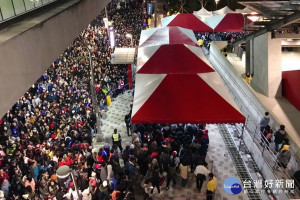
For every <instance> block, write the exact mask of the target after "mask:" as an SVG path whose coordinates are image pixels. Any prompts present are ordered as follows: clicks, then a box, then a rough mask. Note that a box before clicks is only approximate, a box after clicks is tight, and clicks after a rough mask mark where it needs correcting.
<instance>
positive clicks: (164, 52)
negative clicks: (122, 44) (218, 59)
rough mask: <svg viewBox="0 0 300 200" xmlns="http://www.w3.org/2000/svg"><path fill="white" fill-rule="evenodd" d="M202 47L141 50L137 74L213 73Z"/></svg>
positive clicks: (186, 46)
mask: <svg viewBox="0 0 300 200" xmlns="http://www.w3.org/2000/svg"><path fill="white" fill-rule="evenodd" d="M213 71H214V70H213V68H212V67H211V65H210V63H209V61H208V60H207V59H206V57H205V55H204V54H203V52H202V50H201V48H200V47H196V46H190V45H186V44H174V45H159V46H151V47H143V48H139V51H138V58H137V73H142V74H196V73H206V72H213Z"/></svg>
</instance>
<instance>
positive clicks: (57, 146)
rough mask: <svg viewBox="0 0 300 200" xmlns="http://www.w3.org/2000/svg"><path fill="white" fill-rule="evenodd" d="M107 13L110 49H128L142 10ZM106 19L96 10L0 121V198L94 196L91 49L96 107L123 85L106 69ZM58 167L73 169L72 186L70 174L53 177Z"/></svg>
mask: <svg viewBox="0 0 300 200" xmlns="http://www.w3.org/2000/svg"><path fill="white" fill-rule="evenodd" d="M108 14H109V19H110V20H111V23H112V24H113V25H114V26H115V29H116V46H117V47H119V46H130V45H131V44H130V40H128V39H127V38H126V37H125V34H126V33H127V32H130V33H131V34H132V35H133V38H132V41H133V44H132V46H135V45H136V44H137V39H138V38H139V34H140V31H141V29H143V28H144V27H143V23H142V22H143V18H144V15H143V10H141V9H140V8H139V6H137V5H136V4H135V3H134V4H132V5H129V4H128V5H126V7H125V6H123V5H122V6H121V7H120V8H119V9H116V5H114V4H112V5H110V6H108ZM104 16H105V13H104V12H102V13H101V15H100V16H98V17H97V18H96V19H95V20H94V21H93V22H92V23H91V25H89V27H88V28H87V29H86V30H85V31H83V33H82V34H81V35H80V36H79V37H78V38H77V39H76V40H75V41H74V42H73V43H72V45H70V46H69V47H68V48H67V49H66V50H65V51H64V53H63V54H61V55H60V56H59V58H58V59H57V60H56V61H55V62H54V63H53V64H52V65H51V67H50V68H49V69H48V70H47V71H46V72H45V73H44V74H43V75H42V76H41V78H40V79H39V80H38V81H37V82H36V83H35V84H33V86H32V87H31V88H30V89H29V90H28V91H27V92H26V93H25V94H24V96H22V97H21V98H20V99H19V100H18V101H17V102H16V104H15V105H14V106H13V107H12V109H10V110H9V111H8V112H7V114H6V115H5V116H4V117H3V118H2V119H1V120H0V138H1V140H0V143H1V145H0V186H1V191H0V198H2V199H4V198H6V199H59V200H61V199H78V198H79V197H78V195H77V192H75V191H76V190H75V186H76V187H78V188H79V189H80V190H81V193H82V194H80V195H83V198H85V199H90V198H89V197H91V198H92V199H98V190H95V188H98V187H95V186H96V185H99V184H100V183H99V182H97V181H96V180H94V179H93V177H94V178H95V176H93V174H94V173H97V169H98V168H97V162H96V161H97V159H96V160H95V159H94V158H95V157H94V155H95V154H94V151H95V150H92V148H91V142H92V138H93V136H94V133H95V131H96V128H95V124H96V115H95V112H94V110H93V106H92V104H93V103H95V102H92V97H91V89H90V88H91V87H90V86H91V85H90V66H89V56H88V54H89V52H91V56H92V63H93V66H94V71H93V72H94V75H95V85H94V86H92V88H93V87H95V89H96V92H97V97H98V101H99V102H102V104H101V106H102V108H103V107H105V105H106V102H105V101H106V98H105V97H106V95H108V94H110V95H111V96H113V97H115V96H116V95H118V94H119V93H121V92H122V91H123V90H124V89H125V86H126V82H127V78H126V69H125V67H124V66H122V65H111V64H110V56H111V53H112V52H113V50H114V49H111V48H110V46H109V39H108V36H107V31H106V29H105V28H104V22H103V20H102V19H103V17H104ZM129 19H130V20H129ZM145 19H146V18H145ZM63 165H67V166H69V167H70V168H71V169H73V174H74V177H75V183H74V182H73V181H72V180H71V179H70V177H68V178H66V180H62V179H59V178H58V177H57V175H56V170H57V169H58V167H61V166H63ZM102 167H103V165H102ZM92 170H94V171H95V172H93V173H92ZM102 173H103V172H102ZM97 175H99V174H98V173H97ZM89 177H91V178H90V179H89ZM93 180H94V181H93ZM102 180H103V179H102ZM108 180H109V179H108ZM95 181H96V182H95ZM102 183H103V181H102V182H101V184H102ZM95 184H96V185H95ZM103 185H105V184H102V186H103Z"/></svg>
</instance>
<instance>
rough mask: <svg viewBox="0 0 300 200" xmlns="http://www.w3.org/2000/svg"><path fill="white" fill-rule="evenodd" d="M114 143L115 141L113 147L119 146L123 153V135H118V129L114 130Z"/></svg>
mask: <svg viewBox="0 0 300 200" xmlns="http://www.w3.org/2000/svg"><path fill="white" fill-rule="evenodd" d="M112 141H113V145H117V146H118V147H119V148H120V150H121V151H123V148H122V145H121V142H122V139H121V135H120V134H119V133H118V130H117V129H116V128H115V129H114V133H113V135H112Z"/></svg>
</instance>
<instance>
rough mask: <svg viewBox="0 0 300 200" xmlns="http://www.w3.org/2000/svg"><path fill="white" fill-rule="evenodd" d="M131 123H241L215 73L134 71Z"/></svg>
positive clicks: (239, 115) (240, 117) (239, 116)
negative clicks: (144, 72) (141, 72)
mask: <svg viewBox="0 0 300 200" xmlns="http://www.w3.org/2000/svg"><path fill="white" fill-rule="evenodd" d="M131 120H132V123H133V124H140V123H244V122H245V117H244V116H243V115H242V114H241V112H240V111H239V109H238V107H237V105H236V104H235V102H234V101H233V99H232V98H231V96H230V95H229V93H228V92H227V90H226V88H225V87H224V85H223V82H222V80H221V79H220V77H219V75H218V74H217V72H208V73H200V74H137V75H136V85H135V94H134V103H133V110H132V119H131Z"/></svg>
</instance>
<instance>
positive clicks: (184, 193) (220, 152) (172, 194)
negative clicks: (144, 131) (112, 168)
mask: <svg viewBox="0 0 300 200" xmlns="http://www.w3.org/2000/svg"><path fill="white" fill-rule="evenodd" d="M131 102H132V95H131V92H129V91H127V92H125V93H124V94H123V95H120V96H118V97H117V98H116V99H115V100H114V101H113V102H112V105H111V106H110V107H109V108H108V111H107V112H106V113H107V117H106V119H103V120H102V122H103V126H102V133H103V136H104V138H105V139H106V141H107V142H109V143H111V135H112V132H113V129H114V128H117V129H118V132H119V133H120V134H121V137H122V143H123V145H124V143H125V142H127V141H129V142H131V138H130V137H128V136H127V133H126V127H125V123H124V117H125V115H126V114H127V113H128V112H129V109H130V103H131ZM207 128H208V130H209V137H210V144H209V151H208V156H207V159H206V161H207V162H208V164H209V169H211V168H212V171H213V173H214V174H215V176H216V178H217V179H218V186H217V191H216V195H215V198H214V199H215V200H229V199H230V200H246V199H248V197H247V196H246V195H245V194H242V193H241V194H239V195H230V194H227V193H225V192H224V190H223V187H222V185H223V181H224V180H225V179H226V178H227V177H232V176H233V177H236V178H238V175H237V172H236V169H235V167H234V166H233V163H232V160H231V158H230V156H229V154H228V151H227V149H226V147H225V144H224V142H223V140H222V137H221V135H220V134H219V131H218V128H217V126H216V125H213V124H210V125H208V126H207ZM177 179H178V180H177V183H180V176H179V174H178V175H177ZM195 181H196V180H195V177H194V175H193V173H191V174H190V176H189V180H188V184H187V187H185V188H182V187H181V186H180V184H177V185H176V186H172V184H171V187H170V189H169V190H168V191H165V190H162V192H161V194H160V195H158V194H156V195H155V196H154V199H157V200H162V199H166V200H167V199H176V200H189V199H191V200H192V199H205V196H204V194H205V188H206V183H204V185H203V188H202V191H201V193H200V192H198V190H197V189H196V183H195Z"/></svg>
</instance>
